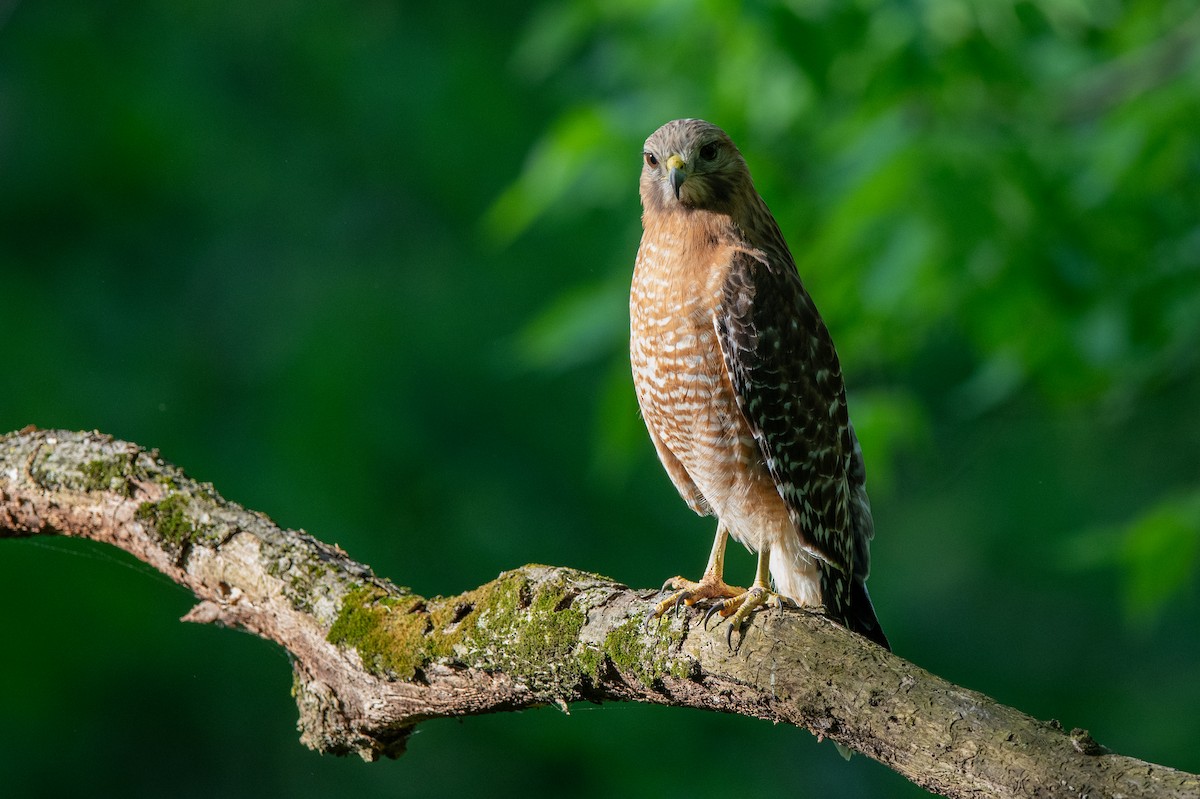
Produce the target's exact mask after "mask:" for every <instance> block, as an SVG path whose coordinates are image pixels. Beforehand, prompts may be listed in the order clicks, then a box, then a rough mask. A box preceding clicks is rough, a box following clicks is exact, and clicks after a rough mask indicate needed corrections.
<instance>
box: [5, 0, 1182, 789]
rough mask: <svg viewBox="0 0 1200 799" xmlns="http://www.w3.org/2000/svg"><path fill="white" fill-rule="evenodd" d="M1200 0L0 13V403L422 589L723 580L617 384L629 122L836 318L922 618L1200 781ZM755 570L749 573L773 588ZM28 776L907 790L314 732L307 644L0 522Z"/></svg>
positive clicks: (950, 645) (561, 739)
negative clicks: (683, 132) (275, 641)
mask: <svg viewBox="0 0 1200 799" xmlns="http://www.w3.org/2000/svg"><path fill="white" fill-rule="evenodd" d="M1193 9H1194V3H1191V2H1182V1H1180V0H1174V1H1168V2H1161V1H1160V2H1129V3H1120V2H1116V1H1115V0H1109V1H1106V2H1097V3H1081V2H1076V1H1074V0H1045V1H1044V2H1037V3H1034V2H1008V1H1007V0H978V2H973V1H971V0H910V1H909V2H887V1H885V0H858V1H857V2H849V3H843V2H834V1H833V0H792V2H789V3H783V4H780V5H775V4H768V3H755V2H744V3H728V2H717V1H716V0H709V1H707V2H705V1H704V0H693V1H691V2H688V1H687V0H641V1H640V2H636V3H635V2H630V0H604V2H600V1H599V0H597V1H596V2H580V3H570V4H567V3H561V2H553V1H552V0H540V1H539V2H533V3H530V4H521V3H513V2H495V3H491V4H483V3H471V2H464V1H463V0H449V2H443V3H399V4H396V3H384V2H362V3H341V4H334V3H327V2H317V3H313V2H294V1H287V0H285V1H281V2H273V3H232V2H192V1H190V0H182V1H181V2H175V3H169V4H168V3H162V4H141V3H122V2H111V3H96V2H82V1H79V0H76V1H75V2H44V3H34V2H25V3H14V2H7V3H0V270H2V272H0V274H2V276H3V281H2V283H0V308H2V309H3V317H2V330H3V336H4V344H3V351H4V361H3V366H0V429H3V430H12V429H16V428H20V427H22V426H24V425H26V424H30V423H33V424H37V425H39V426H41V427H66V428H84V429H89V428H98V429H100V430H102V431H105V432H108V433H111V434H113V435H116V436H118V437H121V438H126V439H130V440H133V441H136V442H138V443H140V444H142V445H145V446H153V447H158V448H160V449H161V451H162V453H163V455H164V456H165V457H166V458H168V459H169V460H172V461H174V462H176V463H178V464H179V465H181V466H182V467H184V468H185V469H187V470H188V471H189V472H190V473H191V474H193V475H194V476H195V477H197V478H199V479H202V480H206V481H211V482H213V483H214V484H215V485H216V486H217V488H218V489H219V490H220V491H221V493H222V494H224V495H225V496H226V497H228V498H230V499H232V500H235V501H237V502H240V503H242V504H244V505H246V506H248V507H250V508H254V509H257V510H261V511H263V512H265V513H267V514H269V515H270V516H272V517H273V518H274V519H276V520H277V521H278V522H280V523H281V524H283V525H286V526H291V527H303V528H305V529H306V530H308V531H309V532H311V533H313V534H314V535H316V536H318V537H319V538H322V539H325V540H327V541H332V542H336V543H338V544H341V545H342V546H343V547H344V548H345V549H346V550H347V551H349V552H350V553H351V554H352V555H353V556H354V557H356V558H357V559H359V560H362V561H364V562H366V563H369V564H371V565H372V566H373V567H374V568H375V569H376V570H377V571H378V572H379V573H380V574H382V575H385V576H388V577H390V578H392V579H394V580H395V581H397V582H399V583H402V584H405V585H409V586H411V587H412V588H413V589H415V590H416V591H419V592H422V593H425V594H447V593H457V592H459V591H461V590H464V589H467V588H470V587H473V586H476V585H478V584H480V583H482V582H484V581H486V580H489V579H491V578H493V577H495V576H496V574H497V573H499V572H500V571H502V570H504V569H508V568H513V567H516V566H519V565H521V564H524V563H527V562H544V563H553V564H561V565H570V566H575V567H579V568H582V569H588V570H592V571H598V572H601V573H603V574H607V575H610V576H612V577H614V578H616V579H619V580H621V581H623V582H626V583H628V584H630V585H633V586H656V585H658V584H659V583H661V581H662V580H663V578H665V577H667V576H669V575H672V574H675V573H678V572H684V573H698V572H699V570H700V568H701V567H702V566H703V563H704V559H705V557H706V555H707V553H708V547H709V541H710V536H711V531H712V522H711V520H708V519H699V518H696V517H694V516H693V515H692V514H691V513H690V512H689V511H688V510H687V509H686V507H685V506H684V505H683V503H682V502H681V501H680V500H679V498H678V496H677V495H676V494H675V491H674V489H673V488H672V486H671V485H670V483H669V481H668V480H667V478H666V476H665V475H664V474H663V473H662V471H661V468H660V467H659V464H658V463H657V460H656V459H655V456H654V453H653V451H652V448H651V445H650V443H649V441H648V440H647V438H646V435H645V431H644V429H643V427H642V424H641V422H640V420H639V419H638V416H637V413H636V403H635V400H634V397H633V390H632V385H631V382H630V379H629V376H628V373H627V372H628V365H627V354H626V350H625V340H626V335H627V312H626V301H627V299H626V298H627V294H626V292H627V289H628V281H629V276H630V272H631V269H632V263H633V256H634V252H635V250H636V248H637V242H638V238H639V235H640V225H639V213H640V208H639V205H638V199H637V191H636V182H637V175H638V172H639V165H640V147H641V142H642V140H643V139H644V138H645V136H646V135H648V134H649V133H650V132H651V131H652V130H654V129H655V128H656V127H657V126H658V125H660V124H661V123H663V122H665V121H667V120H669V119H672V118H675V117H680V116H701V117H704V118H707V119H710V120H712V121H714V122H716V123H718V124H720V125H722V126H723V127H725V128H726V129H727V130H728V131H729V132H730V133H731V135H732V136H733V137H734V139H735V140H736V141H737V142H739V144H740V146H741V148H742V150H743V152H744V153H745V155H746V158H747V160H748V161H749V163H750V166H751V169H752V171H753V173H754V175H755V178H756V181H757V184H758V187H759V190H760V192H761V193H762V194H763V195H764V196H765V198H766V199H767V201H768V203H769V204H770V205H771V207H772V209H773V210H774V212H775V215H776V218H777V219H778V220H779V222H780V224H781V226H782V228H783V230H784V232H785V234H786V235H787V237H788V239H789V241H790V242H791V246H792V250H793V252H794V253H795V254H796V257H797V261H798V262H799V264H800V269H801V272H802V274H803V276H804V279H805V281H806V283H807V284H808V286H809V288H810V291H811V293H812V294H813V295H814V297H815V298H816V301H817V303H818V305H819V306H820V308H821V309H822V312H823V314H824V316H825V319H826V321H827V322H828V323H829V326H830V327H831V329H832V331H833V334H834V338H835V340H836V341H837V343H838V348H839V351H840V353H841V356H842V361H843V364H844V367H845V370H846V374H847V380H848V384H849V388H850V402H851V413H852V415H853V417H854V418H855V421H856V425H857V428H858V431H859V434H860V437H861V439H862V443H863V447H864V449H865V450H866V457H867V467H868V472H869V487H870V488H871V491H872V499H873V501H874V507H875V516H876V526H877V529H878V536H877V539H876V543H875V547H874V566H875V568H874V575H873V577H872V579H871V583H870V586H871V592H872V595H873V597H874V598H875V602H876V605H877V607H878V610H879V615H880V617H881V619H882V620H883V623H884V625H885V627H886V629H887V632H888V634H889V636H890V637H891V640H892V642H893V645H894V647H895V649H896V651H897V652H898V653H899V654H901V655H903V656H905V657H907V658H909V659H911V660H913V661H915V662H916V663H918V664H920V665H921V666H923V667H925V668H927V669H929V670H930V671H933V672H935V673H937V674H940V675H942V676H944V677H946V678H947V679H950V680H953V681H956V682H958V683H960V684H963V685H965V686H968V687H971V688H975V689H978V690H981V691H984V692H986V693H988V694H990V695H992V696H994V697H996V698H997V699H998V700H1000V701H1002V702H1004V703H1007V704H1010V705H1014V706H1016V707H1018V708H1020V709H1022V710H1024V711H1026V712H1028V713H1030V714H1032V715H1034V716H1036V717H1039V718H1043V719H1047V718H1057V719H1060V720H1061V721H1062V723H1063V724H1064V725H1066V726H1067V727H1072V726H1080V727H1086V728H1088V729H1090V730H1091V732H1092V733H1093V735H1094V736H1095V737H1096V738H1097V740H1099V741H1100V742H1101V743H1103V744H1105V745H1107V746H1110V747H1112V748H1113V749H1116V750H1117V751H1119V752H1122V753H1125V754H1129V755H1134V756H1137V757H1140V758H1145V759H1148V760H1152V761H1156V762H1160V763H1164V764H1167V765H1171V766H1175V767H1178V768H1183V769H1186V770H1190V771H1200V748H1198V747H1197V745H1196V744H1197V742H1200V713H1197V712H1196V708H1197V707H1200V637H1198V635H1197V629H1198V625H1200V590H1198V589H1197V582H1198V581H1197V577H1196V574H1197V568H1198V567H1197V552H1198V541H1200V412H1198V409H1200V375H1198V371H1197V365H1198V346H1200V15H1197V13H1196V12H1195V11H1194V10H1193ZM751 569H752V564H751V561H750V559H749V558H748V557H745V556H743V555H741V554H739V555H738V557H735V558H734V559H733V560H732V562H731V565H730V570H729V573H730V575H731V578H737V576H738V574H742V575H743V577H742V580H745V579H748V577H749V574H750V570H751ZM0 603H2V604H3V606H4V607H5V608H7V610H6V611H4V613H3V618H4V619H5V620H6V621H5V644H4V648H3V655H2V656H0V701H2V703H3V706H4V714H3V718H4V724H3V725H0V785H4V786H6V787H5V793H6V794H11V795H23V796H66V795H121V796H156V795H162V794H167V793H170V794H171V795H175V796H181V797H188V796H204V797H208V796H214V795H217V796H263V795H280V796H284V795H286V796H328V795H333V794H351V793H353V794H355V795H370V796H375V795H378V796H458V795H487V796H499V797H504V796H531V795H542V794H545V795H577V796H594V797H609V796H621V795H627V796H649V795H663V794H666V795H680V794H685V793H689V792H690V793H695V794H696V795H721V794H729V793H731V792H733V791H737V792H739V793H740V794H742V795H754V794H758V795H767V792H771V793H772V794H777V795H783V796H810V795H811V796H817V795H825V796H919V795H922V792H921V791H918V790H917V789H915V788H912V787H911V786H909V785H908V784H907V783H906V782H904V781H903V780H902V779H900V778H899V777H897V776H895V775H894V774H892V773H891V772H890V771H888V770H887V769H885V768H883V767H881V766H879V765H878V764H875V763H874V762H872V761H870V760H868V759H867V758H863V757H859V758H855V759H853V760H852V761H851V762H850V763H846V762H843V761H842V760H841V758H840V757H838V755H837V754H836V752H835V751H834V749H833V747H831V746H829V745H828V744H824V745H818V744H817V743H816V742H815V740H814V739H813V738H812V736H810V735H809V734H808V733H806V732H803V731H801V730H796V729H791V728H786V727H773V726H772V725H770V724H767V723H764V722H759V721H752V720H748V719H740V718H732V717H723V716H717V715H714V714H704V713H698V712H688V711H679V710H672V709H664V708H650V707H632V706H620V705H612V706H607V707H599V708H597V707H591V706H587V707H583V706H581V707H577V708H573V709H572V713H571V715H570V716H566V715H564V714H563V713H561V712H560V711H558V710H555V709H543V710H538V711H531V712H525V713H521V714H507V715H501V716H493V717H486V718H476V719H467V720H464V721H461V722H451V721H439V722H431V723H428V724H425V725H423V726H422V727H421V728H420V732H419V733H418V734H417V735H416V736H415V737H414V738H413V739H412V741H411V744H410V747H409V752H408V753H407V754H406V755H405V756H404V757H403V758H402V759H400V760H399V761H395V762H384V763H378V764H373V765H368V764H364V763H361V762H358V761H356V760H345V759H335V758H332V757H320V756H318V755H315V754H313V753H311V752H308V751H307V750H305V749H303V748H302V747H301V746H300V744H299V743H298V741H297V735H296V732H295V729H294V725H295V708H294V706H293V704H292V700H291V698H290V696H289V687H290V670H289V666H288V663H287V660H286V657H285V656H284V655H283V654H282V653H281V652H280V651H279V650H278V649H276V648H274V647H273V646H271V645H269V644H267V643H265V642H262V641H260V640H258V639H255V638H252V637H250V636H248V635H243V634H239V633H234V632H230V631H224V630H217V629H209V628H204V627H198V626H191V625H183V624H180V623H178V621H177V619H178V617H179V616H180V615H182V614H183V613H184V612H185V611H186V610H187V609H188V607H189V605H190V601H189V595H188V594H186V593H185V592H184V591H183V590H182V589H179V588H177V587H176V586H174V585H172V584H170V583H169V582H168V581H166V580H165V579H164V578H162V577H160V576H158V575H156V574H154V573H151V572H150V571H149V570H148V569H146V568H144V567H142V566H141V565H139V564H137V563H134V562H132V561H131V560H130V559H129V558H126V557H124V556H123V555H121V554H120V553H115V552H113V551H110V550H107V549H104V548H101V547H97V546H89V545H84V544H81V543H79V542H70V541H58V540H51V539H47V540H24V541H6V542H3V545H2V546H0Z"/></svg>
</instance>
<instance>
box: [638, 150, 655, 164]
mask: <svg viewBox="0 0 1200 799" xmlns="http://www.w3.org/2000/svg"><path fill="white" fill-rule="evenodd" d="M642 158H644V159H646V166H658V158H656V157H655V156H654V153H651V152H644V153H642Z"/></svg>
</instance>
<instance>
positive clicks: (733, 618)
mask: <svg viewBox="0 0 1200 799" xmlns="http://www.w3.org/2000/svg"><path fill="white" fill-rule="evenodd" d="M764 605H770V606H771V607H776V608H794V607H796V603H795V602H794V601H793V600H791V599H789V598H787V597H785V596H783V595H782V594H777V593H775V592H774V591H772V590H771V589H769V588H766V587H764V586H761V585H754V586H751V587H750V589H749V590H748V591H743V592H742V593H740V594H738V595H736V596H731V597H728V598H726V599H722V600H721V601H719V602H715V603H713V606H712V607H710V608H709V609H708V612H707V613H705V614H704V629H706V630H707V629H708V622H709V620H710V619H712V617H713V616H715V615H718V614H719V615H720V616H721V618H722V619H728V620H729V629H728V630H727V631H726V634H725V640H726V643H728V644H729V648H730V649H733V632H734V630H737V631H738V632H739V633H740V632H741V630H742V628H743V627H745V626H746V623H747V622H748V621H749V620H750V614H751V613H753V612H754V611H756V610H758V609H759V608H761V607H763V606H764Z"/></svg>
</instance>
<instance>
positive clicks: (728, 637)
mask: <svg viewBox="0 0 1200 799" xmlns="http://www.w3.org/2000/svg"><path fill="white" fill-rule="evenodd" d="M735 628H736V629H737V630H738V632H741V630H742V628H741V627H740V626H738V625H735V624H734V623H733V622H730V623H729V629H728V630H726V631H725V644H726V646H728V647H729V651H730V652H733V651H735V650H734V648H733V631H734V629H735ZM742 638H745V636H742ZM741 645H742V641H741V639H739V640H738V646H741Z"/></svg>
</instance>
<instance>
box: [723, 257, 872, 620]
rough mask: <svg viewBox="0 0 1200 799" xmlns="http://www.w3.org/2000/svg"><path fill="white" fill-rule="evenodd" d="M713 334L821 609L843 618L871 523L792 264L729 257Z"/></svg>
mask: <svg viewBox="0 0 1200 799" xmlns="http://www.w3.org/2000/svg"><path fill="white" fill-rule="evenodd" d="M714 326H715V328H716V332H717V339H718V341H719V342H720V346H721V352H722V355H723V356H724V359H725V366H726V369H727V370H728V372H729V377H730V380H731V381H732V383H733V388H734V393H735V395H736V397H737V402H738V407H739V408H740V409H741V412H742V414H743V416H744V417H745V419H746V422H747V423H748V424H749V427H750V429H751V431H753V433H754V437H755V439H757V441H758V447H759V450H760V452H761V453H762V458H763V464H764V465H765V466H766V468H767V470H768V471H769V472H770V474H771V477H772V479H773V480H774V482H775V486H776V488H777V489H778V491H779V494H780V496H781V497H782V498H783V501H784V504H785V505H787V508H788V513H789V515H790V516H791V518H792V522H793V524H794V525H795V528H796V530H797V532H798V533H799V535H800V538H801V544H802V546H803V547H804V548H805V550H807V551H808V552H809V553H810V554H812V555H813V556H815V557H816V558H817V560H818V562H819V563H820V564H821V565H822V568H821V572H822V593H823V594H824V595H825V596H824V602H825V604H826V606H827V607H829V608H830V610H831V612H834V613H835V615H842V614H841V613H839V612H838V611H841V610H842V609H843V608H846V607H848V606H849V604H850V603H851V601H852V600H851V599H850V598H849V593H850V591H851V589H852V584H854V583H859V584H861V582H862V581H863V580H864V579H865V578H866V575H867V570H868V559H869V555H868V548H867V547H868V541H869V539H870V536H871V532H872V525H871V515H870V509H869V505H867V504H866V491H865V488H864V481H865V472H864V469H863V464H862V455H861V451H860V450H859V448H858V441H857V439H856V438H855V436H854V432H853V430H852V429H851V427H850V419H849V414H848V412H847V409H846V391H845V386H844V384H843V382H842V372H841V366H840V364H839V363H838V358H837V353H836V351H835V350H834V347H833V340H832V338H830V335H829V331H828V329H826V327H825V323H824V322H823V321H822V320H821V317H820V315H819V314H818V313H817V309H816V306H815V305H814V304H813V301H812V299H811V298H810V297H809V296H808V292H807V291H805V290H804V286H803V285H802V284H801V282H800V276H799V275H798V274H797V273H796V269H795V267H794V266H792V264H791V263H790V259H789V261H788V262H785V263H772V262H771V261H769V260H767V259H766V258H765V257H763V256H762V255H761V253H760V252H752V251H746V250H737V251H735V253H734V255H733V259H732V264H731V268H730V271H729V274H728V277H727V278H726V281H725V284H724V287H723V295H722V299H721V303H720V304H719V305H718V307H717V309H716V314H715V316H714ZM848 575H849V576H851V579H850V580H847V579H846V577H847V576H848ZM831 581H832V582H831ZM831 590H832V592H833V593H834V594H836V598H835V597H834V596H831V595H830V592H831ZM842 597H845V598H846V599H844V600H842V599H841V598H842Z"/></svg>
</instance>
